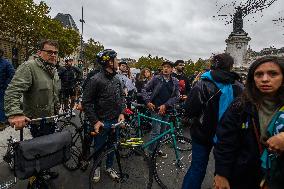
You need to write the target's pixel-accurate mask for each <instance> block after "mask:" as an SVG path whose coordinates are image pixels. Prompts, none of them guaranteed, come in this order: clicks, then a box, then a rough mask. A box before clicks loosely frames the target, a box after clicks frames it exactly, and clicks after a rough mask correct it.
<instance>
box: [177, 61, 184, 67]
mask: <svg viewBox="0 0 284 189" xmlns="http://www.w3.org/2000/svg"><path fill="white" fill-rule="evenodd" d="M179 64H184V61H183V60H177V61H176V62H175V66H177V65H179Z"/></svg>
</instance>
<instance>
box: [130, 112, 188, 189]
mask: <svg viewBox="0 0 284 189" xmlns="http://www.w3.org/2000/svg"><path fill="white" fill-rule="evenodd" d="M141 118H146V119H149V120H152V121H157V122H160V123H161V124H162V125H161V126H164V127H169V128H168V129H167V130H166V131H164V132H163V133H161V134H160V135H158V136H157V137H155V138H153V139H152V140H150V141H148V142H146V143H143V144H142V143H141V141H139V138H138V139H137V141H134V138H132V141H130V142H134V144H135V142H136V143H137V142H138V143H139V142H140V145H139V146H140V148H142V149H143V150H145V149H147V148H149V147H150V145H156V147H155V150H154V151H153V153H152V154H149V156H150V157H151V160H152V166H153V172H152V174H153V176H154V178H155V180H156V182H157V183H158V185H159V186H160V187H162V188H170V187H168V186H170V185H171V186H174V188H181V184H182V181H183V178H184V176H185V174H186V172H187V170H188V168H189V166H190V164H191V139H189V138H186V137H184V136H179V135H178V134H177V131H176V129H175V127H174V124H173V122H170V123H169V122H165V121H162V120H159V119H156V118H153V117H149V116H146V115H144V114H141V113H138V115H137V119H138V127H140V126H141ZM133 148H135V147H133ZM161 151H163V152H165V153H167V154H168V157H167V158H166V159H165V158H162V157H160V152H161ZM171 178H172V179H171Z"/></svg>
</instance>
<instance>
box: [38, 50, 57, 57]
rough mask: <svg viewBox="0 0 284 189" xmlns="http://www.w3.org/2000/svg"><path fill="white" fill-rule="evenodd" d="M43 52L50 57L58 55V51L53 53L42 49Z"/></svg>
mask: <svg viewBox="0 0 284 189" xmlns="http://www.w3.org/2000/svg"><path fill="white" fill-rule="evenodd" d="M41 51H44V52H46V53H47V54H48V55H49V56H51V55H53V54H54V55H55V56H56V55H58V51H53V50H45V49H42V50H41Z"/></svg>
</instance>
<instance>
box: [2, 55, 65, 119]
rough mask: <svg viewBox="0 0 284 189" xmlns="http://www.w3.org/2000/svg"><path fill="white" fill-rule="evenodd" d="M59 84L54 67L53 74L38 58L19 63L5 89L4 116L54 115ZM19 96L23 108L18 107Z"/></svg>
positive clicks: (35, 116)
mask: <svg viewBox="0 0 284 189" xmlns="http://www.w3.org/2000/svg"><path fill="white" fill-rule="evenodd" d="M59 86H60V83H59V77H58V74H57V71H56V69H54V73H53V74H51V73H49V72H48V71H47V70H46V68H45V67H44V65H43V63H42V62H41V61H40V60H39V59H36V60H31V61H27V62H25V63H23V64H21V65H20V66H19V68H18V69H17V71H16V73H15V76H14V78H13V79H12V81H11V83H10V84H9V86H8V88H7V90H6V91H5V102H4V107H5V113H6V116H8V117H9V116H12V115H25V116H27V117H29V118H40V117H46V116H52V115H54V114H55V107H56V106H57V103H58V102H59V100H58V93H59ZM21 97H23V110H22V109H21V108H20V106H21Z"/></svg>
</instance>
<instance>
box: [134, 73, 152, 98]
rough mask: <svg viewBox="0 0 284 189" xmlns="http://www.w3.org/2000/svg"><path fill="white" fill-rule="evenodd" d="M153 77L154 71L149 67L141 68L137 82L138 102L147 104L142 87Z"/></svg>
mask: <svg viewBox="0 0 284 189" xmlns="http://www.w3.org/2000/svg"><path fill="white" fill-rule="evenodd" d="M151 79H152V72H151V70H150V69H149V68H144V69H143V70H141V73H140V74H139V77H138V79H137V80H136V82H135V86H136V89H137V103H138V104H145V102H144V100H143V97H142V94H141V93H142V89H143V88H144V87H145V85H146V84H147V83H148V81H150V80H151Z"/></svg>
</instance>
